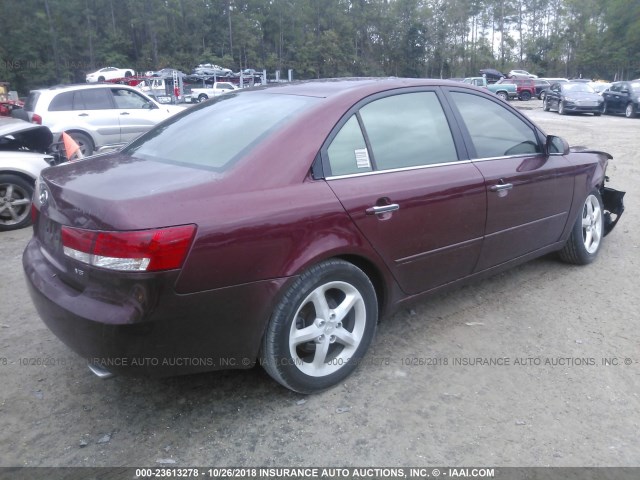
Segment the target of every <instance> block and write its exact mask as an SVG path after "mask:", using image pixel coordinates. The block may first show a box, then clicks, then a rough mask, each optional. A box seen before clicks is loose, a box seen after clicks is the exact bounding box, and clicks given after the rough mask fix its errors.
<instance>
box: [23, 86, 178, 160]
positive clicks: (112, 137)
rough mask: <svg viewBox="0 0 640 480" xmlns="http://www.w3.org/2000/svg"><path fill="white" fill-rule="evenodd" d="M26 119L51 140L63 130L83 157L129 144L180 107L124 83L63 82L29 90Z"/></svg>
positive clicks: (25, 110) (24, 114) (55, 138)
mask: <svg viewBox="0 0 640 480" xmlns="http://www.w3.org/2000/svg"><path fill="white" fill-rule="evenodd" d="M23 110H24V113H23V114H22V115H23V116H24V117H25V118H23V119H25V120H29V121H31V122H33V123H37V124H41V125H46V126H47V127H49V128H50V129H51V132H52V133H53V135H54V141H56V142H57V141H58V140H57V139H58V137H59V136H60V135H61V134H62V132H64V131H66V132H67V133H68V134H69V135H70V136H71V137H72V138H73V139H74V140H75V141H76V143H78V145H79V146H80V149H81V151H82V154H83V155H84V156H87V155H91V154H92V153H93V152H94V151H96V150H98V149H100V148H101V147H105V146H108V147H112V146H114V145H120V144H124V143H128V142H130V141H131V140H133V139H134V138H136V137H137V136H139V135H140V134H142V133H144V132H146V131H147V130H149V129H150V128H151V127H153V126H154V125H156V124H157V123H159V122H161V121H162V120H164V119H166V118H169V117H170V116H171V115H174V114H176V113H178V112H181V111H183V108H181V107H178V106H175V105H160V104H158V103H156V102H155V101H154V100H153V99H151V98H150V97H148V96H147V95H145V94H144V93H141V92H140V91H139V90H138V89H136V88H134V87H129V86H126V85H111V84H90V85H66V86H61V87H51V88H47V89H42V90H32V91H31V92H30V93H29V96H28V98H27V101H26V103H25V106H24V109H23Z"/></svg>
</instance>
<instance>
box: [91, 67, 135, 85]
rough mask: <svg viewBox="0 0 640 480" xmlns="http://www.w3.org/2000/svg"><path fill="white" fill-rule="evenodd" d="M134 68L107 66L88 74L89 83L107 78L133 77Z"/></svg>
mask: <svg viewBox="0 0 640 480" xmlns="http://www.w3.org/2000/svg"><path fill="white" fill-rule="evenodd" d="M133 74H134V70H133V69H132V68H116V67H105V68H101V69H100V70H98V71H95V72H93V73H88V74H87V83H95V82H104V81H105V80H113V79H114V78H122V77H132V76H133Z"/></svg>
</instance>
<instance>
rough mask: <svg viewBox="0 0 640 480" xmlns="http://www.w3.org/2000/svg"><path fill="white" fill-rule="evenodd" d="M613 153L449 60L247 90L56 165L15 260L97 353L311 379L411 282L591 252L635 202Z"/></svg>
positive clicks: (96, 361) (73, 339)
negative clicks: (405, 71) (551, 130)
mask: <svg viewBox="0 0 640 480" xmlns="http://www.w3.org/2000/svg"><path fill="white" fill-rule="evenodd" d="M248 112H250V113H251V114H250V115H247V113H248ZM256 118H260V121H259V122H256V121H255V119H256ZM610 158H611V157H610V156H609V155H608V154H606V153H602V152H594V151H585V150H584V147H581V149H580V151H579V152H578V153H574V152H572V151H571V150H570V149H569V146H568V145H567V143H566V142H565V141H564V140H562V139H561V138H559V137H554V136H547V135H546V134H545V133H543V131H542V130H540V128H538V127H537V126H536V125H535V124H533V123H532V122H531V121H530V120H529V119H528V118H527V117H526V116H524V115H523V114H521V113H520V112H518V111H517V110H515V109H513V108H511V107H510V106H509V105H507V104H506V103H505V102H503V101H502V100H500V99H499V98H497V97H496V96H495V95H493V94H491V93H490V92H487V91H484V90H481V89H478V88H476V87H473V86H469V85H466V84H462V83H456V82H450V81H446V80H421V79H342V80H325V81H315V82H300V83H296V82H294V83H290V84H280V85H275V86H270V87H261V88H256V89H249V90H245V91H235V92H231V93H228V94H226V95H222V96H220V97H217V98H216V99H214V100H212V101H209V102H204V103H201V104H199V105H198V106H195V107H193V108H190V109H188V110H186V111H185V112H183V113H182V114H179V115H177V116H176V117H172V118H171V119H168V120H167V121H165V122H163V123H161V124H159V125H158V126H157V127H156V128H154V129H152V130H151V131H149V132H148V133H146V134H144V135H142V136H141V137H139V138H138V139H136V140H135V141H133V142H132V143H131V144H129V145H128V146H126V147H125V148H124V149H123V150H122V151H120V152H118V153H114V154H109V155H103V156H99V157H94V158H90V159H87V160H85V161H83V162H79V163H77V164H71V165H62V166H58V167H56V168H55V169H48V170H45V171H44V172H43V173H42V176H41V178H40V179H39V181H38V182H37V190H36V192H35V194H34V199H35V201H34V205H35V209H34V213H33V214H34V218H35V222H34V235H33V238H32V239H31V240H30V242H29V244H28V246H27V247H26V249H25V252H24V255H23V266H24V271H25V274H26V278H27V284H28V286H29V290H30V293H31V296H32V299H33V301H34V303H35V305H36V308H37V310H38V312H39V314H40V316H41V317H42V319H43V320H44V322H45V323H46V324H47V326H48V327H49V328H50V329H51V330H52V331H53V332H54V333H55V334H56V335H57V336H58V337H59V338H60V339H62V341H64V342H65V343H66V344H67V345H68V346H69V347H71V348H72V349H73V350H75V351H76V352H78V353H79V354H80V355H82V356H84V357H86V358H87V359H89V362H90V366H91V368H92V369H93V370H94V372H97V373H99V374H101V375H108V374H109V372H122V373H138V374H148V375H158V376H159V375H172V374H182V373H191V372H198V371H206V370H216V369H223V368H249V367H251V366H253V365H254V364H255V363H256V362H259V363H260V364H261V365H263V366H264V368H265V369H266V370H267V372H268V373H269V374H270V375H271V376H272V377H273V378H274V379H275V380H277V381H278V382H280V383H281V384H282V385H285V386H286V387H288V388H290V389H292V390H295V391H298V392H307V393H310V392H315V391H319V390H322V389H325V388H328V387H331V386H333V385H335V384H336V383H338V382H340V381H342V380H343V379H344V378H345V377H346V376H347V375H348V374H349V373H350V372H352V371H353V370H354V369H355V368H356V366H357V365H358V364H359V363H360V362H361V361H362V359H363V356H364V355H365V352H366V351H367V348H368V346H369V344H370V342H371V339H372V338H373V335H374V332H375V330H376V325H377V322H378V319H379V318H380V316H382V315H388V314H390V313H392V312H394V311H395V310H397V309H399V308H401V307H402V306H404V305H407V304H408V302H411V301H415V300H416V299H418V298H422V297H423V296H425V295H428V294H432V293H434V292H439V291H442V290H443V289H445V288H450V287H453V286H456V285H460V284H462V283H464V282H467V281H470V280H473V279H477V278H479V277H482V276H486V275H490V274H494V273H496V272H499V271H502V270H504V269H507V268H509V267H512V266H514V265H517V264H520V263H522V262H525V261H527V260H530V259H532V258H535V257H539V256H541V255H544V254H546V253H549V252H553V251H559V252H560V256H561V257H562V258H563V259H564V260H566V261H568V262H571V263H575V264H587V263H589V262H591V261H592V260H593V259H594V258H595V257H596V255H597V254H598V251H599V249H600V246H601V244H602V239H603V237H604V235H606V234H607V233H608V232H609V230H611V228H613V226H614V225H615V222H617V220H618V219H619V216H620V214H621V213H622V208H623V207H622V196H623V193H622V192H616V191H615V190H611V189H608V188H606V187H605V185H604V182H605V179H606V178H607V177H606V176H605V172H606V168H607V164H608V161H609V159H610ZM114 185H117V186H118V188H113V186H114Z"/></svg>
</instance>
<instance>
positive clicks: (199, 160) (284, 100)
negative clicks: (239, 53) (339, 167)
mask: <svg viewBox="0 0 640 480" xmlns="http://www.w3.org/2000/svg"><path fill="white" fill-rule="evenodd" d="M317 101H318V99H317V98H314V97H303V96H293V95H278V94H275V95H274V94H268V93H259V92H246V93H243V92H238V93H227V94H225V95H221V96H220V97H217V98H216V100H214V101H213V102H206V103H203V104H201V105H199V106H197V107H191V108H190V109H189V111H188V112H187V113H185V114H179V115H178V116H177V117H173V118H172V119H170V120H168V121H166V122H164V123H162V124H161V125H159V126H158V127H156V128H154V129H152V130H150V131H149V132H147V133H146V134H144V135H143V136H141V137H140V138H138V139H137V140H135V141H134V142H133V143H131V144H130V145H129V146H127V147H125V149H124V150H123V151H122V153H123V154H129V155H132V156H135V157H140V158H144V159H147V160H155V161H160V162H166V163H173V164H180V165H187V166H193V167H200V168H205V169H208V170H215V171H224V170H226V169H227V168H228V167H229V166H231V165H232V164H233V163H235V162H236V161H237V160H238V159H239V158H241V157H242V156H243V155H244V154H246V153H247V152H248V151H249V150H250V149H251V148H253V147H254V146H255V145H257V144H258V143H259V142H260V141H261V140H262V139H263V138H264V137H266V136H267V135H268V134H269V133H271V132H273V131H274V130H276V129H277V128H279V127H281V126H282V125H283V124H284V123H285V122H286V121H289V120H291V119H292V118H293V117H295V116H296V115H297V114H299V113H300V112H302V111H303V110H305V109H306V108H308V107H309V106H310V105H312V104H314V103H315V102H317Z"/></svg>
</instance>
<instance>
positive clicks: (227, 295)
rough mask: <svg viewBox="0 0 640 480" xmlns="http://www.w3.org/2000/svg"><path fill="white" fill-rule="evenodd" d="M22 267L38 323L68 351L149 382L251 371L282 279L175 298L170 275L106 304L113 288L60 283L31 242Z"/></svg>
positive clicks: (130, 287)
mask: <svg viewBox="0 0 640 480" xmlns="http://www.w3.org/2000/svg"><path fill="white" fill-rule="evenodd" d="M23 267H24V272H25V275H26V279H27V285H28V288H29V293H30V295H31V298H32V300H33V303H34V304H35V306H36V309H37V311H38V313H39V315H40V317H41V318H42V320H43V321H44V323H45V324H46V325H47V327H48V328H49V329H50V330H51V331H52V332H53V333H54V334H55V335H56V336H57V337H58V338H60V340H62V341H63V342H64V343H65V344H66V345H67V346H68V347H69V348H71V349H72V350H73V351H75V352H76V353H78V354H79V355H81V356H82V357H84V358H86V359H87V360H88V361H89V363H91V364H94V365H97V366H98V367H101V368H103V369H105V370H107V371H109V372H113V373H120V374H129V375H145V376H154V377H160V376H171V375H181V374H187V373H195V372H202V371H209V370H219V369H231V368H249V367H251V366H253V365H254V363H255V360H256V358H257V355H258V352H259V348H260V343H261V339H262V335H263V332H264V329H265V328H266V324H267V322H268V320H269V317H270V313H271V311H272V302H273V299H274V298H275V297H276V295H277V292H278V291H279V290H280V288H281V287H282V285H283V284H284V283H285V281H286V280H287V279H275V280H265V281H261V282H254V283H249V284H244V285H239V286H234V287H228V288H221V289H216V290H210V291H206V292H198V293H193V294H187V295H179V294H177V293H175V291H174V289H173V284H175V279H176V277H177V272H175V271H174V272H166V273H164V274H163V275H162V276H161V277H159V278H155V279H151V280H150V279H141V280H140V282H138V283H136V282H133V283H132V284H130V285H128V286H127V290H130V292H131V293H130V297H129V298H121V299H120V300H118V301H114V294H113V287H114V286H113V285H109V284H103V285H100V283H101V282H96V284H93V285H91V286H90V287H88V288H84V289H77V288H75V287H72V286H70V285H68V284H67V283H65V282H64V281H63V280H61V278H60V276H59V275H58V274H57V272H56V270H55V268H54V266H53V265H52V264H51V263H50V261H49V259H47V258H46V257H45V255H44V254H43V253H42V250H41V248H40V243H39V241H38V240H37V239H35V238H34V239H32V240H31V241H30V242H29V244H28V245H27V248H26V249H25V251H24V254H23ZM141 296H142V297H144V298H145V299H146V300H145V301H142V302H140V301H139V299H140V298H141Z"/></svg>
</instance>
